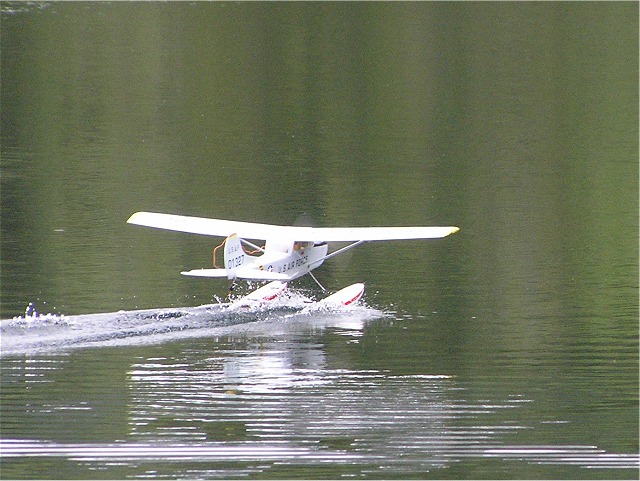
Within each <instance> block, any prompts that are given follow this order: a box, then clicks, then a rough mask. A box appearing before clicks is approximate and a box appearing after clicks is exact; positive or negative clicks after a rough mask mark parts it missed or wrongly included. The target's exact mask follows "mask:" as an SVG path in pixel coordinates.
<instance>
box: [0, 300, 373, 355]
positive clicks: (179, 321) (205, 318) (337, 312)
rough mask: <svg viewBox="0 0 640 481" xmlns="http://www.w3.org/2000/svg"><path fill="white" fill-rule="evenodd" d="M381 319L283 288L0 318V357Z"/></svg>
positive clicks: (358, 325) (364, 309)
mask: <svg viewBox="0 0 640 481" xmlns="http://www.w3.org/2000/svg"><path fill="white" fill-rule="evenodd" d="M381 317H385V314H384V313H383V312H382V311H379V310H377V309H374V308H371V307H368V306H366V305H365V304H364V303H363V302H362V301H360V302H358V303H354V304H351V305H348V306H344V305H327V304H322V303H320V302H315V301H313V300H311V299H309V298H308V297H306V296H305V295H303V294H302V293H300V292H297V291H295V290H287V291H286V292H285V293H284V294H282V295H280V296H279V297H278V298H277V299H274V300H272V301H270V302H268V303H260V302H259V303H253V304H246V303H242V302H236V303H231V304H230V303H223V302H220V303H217V304H208V305H204V306H197V307H182V308H164V309H142V310H132V311H117V312H110V313H99V314H83V315H75V316H65V315H57V314H39V313H38V312H36V311H35V309H34V308H33V307H32V306H31V305H30V306H29V307H28V308H27V310H26V311H25V315H24V316H20V317H15V318H13V319H7V320H1V321H0V356H1V357H8V356H19V355H24V354H36V353H44V352H64V351H67V350H71V349H87V348H100V347H118V346H136V345H150V344H161V343H166V342H173V341H179V340H182V339H187V338H203V337H205V338H206V337H212V338H215V337H220V336H269V335H283V334H287V333H293V332H296V331H300V330H309V329H310V328H312V329H317V328H327V327H338V328H344V329H352V330H358V329H359V330H361V329H362V328H363V327H364V325H365V323H366V322H367V321H369V320H372V319H376V318H381Z"/></svg>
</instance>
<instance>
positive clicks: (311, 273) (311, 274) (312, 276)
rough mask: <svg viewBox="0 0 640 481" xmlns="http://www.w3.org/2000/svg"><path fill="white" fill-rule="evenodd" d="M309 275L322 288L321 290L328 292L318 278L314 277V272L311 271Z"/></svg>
mask: <svg viewBox="0 0 640 481" xmlns="http://www.w3.org/2000/svg"><path fill="white" fill-rule="evenodd" d="M308 274H309V275H310V276H311V278H312V279H313V280H314V281H316V284H318V285H319V286H320V289H322V291H323V292H327V290H326V289H325V288H324V286H323V285H322V284H320V281H319V280H318V279H317V278H316V276H314V275H313V272H311V271H309V272H308Z"/></svg>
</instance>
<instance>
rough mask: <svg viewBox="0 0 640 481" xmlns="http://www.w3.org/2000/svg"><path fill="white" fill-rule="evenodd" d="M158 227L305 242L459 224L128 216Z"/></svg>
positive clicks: (429, 233) (425, 233) (427, 233)
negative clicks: (281, 222)
mask: <svg viewBox="0 0 640 481" xmlns="http://www.w3.org/2000/svg"><path fill="white" fill-rule="evenodd" d="M127 222H128V223H129V224H136V225H141V226H145V227H154V228H156V229H166V230H172V231H178V232H188V233H191V234H202V235H210V236H219V237H228V236H230V235H231V234H237V235H238V237H240V238H245V239H262V240H268V239H279V238H283V239H289V240H291V241H303V242H305V241H306V242H309V241H310V242H357V241H383V240H406V239H438V238H441V237H446V236H448V235H450V234H453V233H455V232H458V231H459V230H460V229H459V228H458V227H453V226H449V227H296V226H280V225H272V224H256V223H253V222H239V221H231V220H219V219H207V218H203V217H190V216H182V215H173V214H161V213H155V212H136V213H135V214H133V215H132V216H131V217H130V218H129V220H127Z"/></svg>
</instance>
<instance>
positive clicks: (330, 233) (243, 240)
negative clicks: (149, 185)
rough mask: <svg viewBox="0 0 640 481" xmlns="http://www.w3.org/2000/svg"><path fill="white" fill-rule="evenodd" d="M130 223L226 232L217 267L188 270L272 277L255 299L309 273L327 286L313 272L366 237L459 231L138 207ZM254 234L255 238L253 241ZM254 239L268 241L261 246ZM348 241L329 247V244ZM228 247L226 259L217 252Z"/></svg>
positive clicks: (349, 296) (340, 295)
mask: <svg viewBox="0 0 640 481" xmlns="http://www.w3.org/2000/svg"><path fill="white" fill-rule="evenodd" d="M127 223H129V224H134V225H138V226H143V227H151V228H155V229H164V230H170V231H177V232H185V233H191V234H200V235H206V236H214V237H222V238H223V240H222V242H221V243H220V245H218V246H217V247H216V248H215V249H214V250H213V268H202V269H193V270H189V271H183V272H181V274H183V275H185V276H195V277H214V278H226V279H229V280H231V281H232V284H231V285H232V286H233V285H234V284H235V282H236V280H237V279H246V280H255V281H270V283H269V284H267V285H265V286H263V287H261V288H259V289H258V290H256V291H254V292H253V293H251V294H249V295H248V296H247V298H248V299H250V300H258V301H267V300H271V299H273V298H275V297H276V296H277V295H279V294H280V293H281V292H282V291H284V289H285V288H286V287H287V283H288V282H290V281H292V280H294V279H297V278H299V277H301V276H304V275H306V274H309V275H310V277H312V278H313V280H314V281H315V282H316V283H317V284H318V286H320V288H321V289H322V290H323V291H326V289H325V288H324V287H323V286H322V284H321V283H320V282H319V281H318V279H317V278H316V277H315V276H314V275H313V273H312V272H311V271H313V270H314V269H316V268H318V267H320V266H321V265H322V264H323V263H324V261H326V260H327V259H330V258H332V257H335V256H337V255H339V254H342V253H343V252H345V251H347V250H349V249H352V248H354V247H356V246H358V245H360V244H363V243H365V242H374V241H393V240H412V239H439V238H442V237H446V236H448V235H451V234H454V233H456V232H458V230H460V229H459V228H458V227H454V226H448V227H302V226H282V225H273V224H259V223H253V222H242V221H233V220H223V219H209V218H203V217H192V216H183V215H175V214H165V213H158V212H136V213H134V214H133V215H131V217H129V219H128V220H127ZM249 239H250V240H249ZM251 241H264V244H263V245H258V244H260V242H258V243H255V242H251ZM330 242H331V243H332V242H340V243H348V245H346V246H344V247H341V248H339V249H337V250H334V251H332V252H329V243H330ZM222 248H223V249H224V251H223V252H224V256H223V257H224V260H223V262H224V264H223V265H222V266H219V265H218V259H217V257H218V254H219V250H220V249H222ZM363 293H364V284H363V283H358V284H352V285H351V286H348V287H345V288H344V289H342V290H341V291H338V292H337V293H334V294H332V295H331V296H329V297H328V298H325V299H323V301H327V300H329V301H335V302H336V303H340V304H343V305H348V304H351V303H354V302H355V301H357V300H358V299H360V297H361V296H362V294H363Z"/></svg>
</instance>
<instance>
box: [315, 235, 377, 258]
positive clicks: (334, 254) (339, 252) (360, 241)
mask: <svg viewBox="0 0 640 481" xmlns="http://www.w3.org/2000/svg"><path fill="white" fill-rule="evenodd" d="M365 242H367V241H363V240H359V241H358V242H354V243H353V244H349V245H348V246H346V247H343V248H342V249H338V250H337V251H335V252H332V253H331V254H327V255H326V256H324V257H323V258H322V259H318V260H319V261H326V260H327V259H331V258H332V257H333V256H337V255H338V254H342V253H343V252H344V251H347V250H349V249H352V248H353V247H355V246H359V245H360V244H364V243H365Z"/></svg>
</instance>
